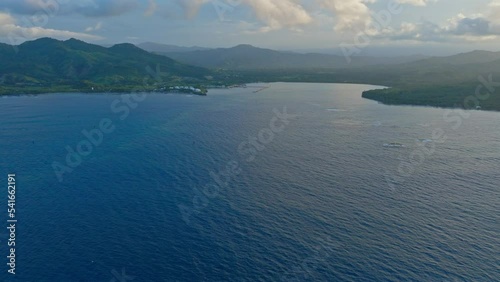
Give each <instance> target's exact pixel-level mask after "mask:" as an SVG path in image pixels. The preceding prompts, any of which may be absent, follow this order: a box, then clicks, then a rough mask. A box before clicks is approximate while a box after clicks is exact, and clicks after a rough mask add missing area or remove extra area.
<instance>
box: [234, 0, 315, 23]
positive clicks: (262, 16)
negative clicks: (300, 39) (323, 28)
mask: <svg viewBox="0 0 500 282" xmlns="http://www.w3.org/2000/svg"><path fill="white" fill-rule="evenodd" d="M242 2H243V3H244V4H246V5H248V6H250V7H252V9H253V11H254V13H255V15H256V17H257V18H258V19H259V20H260V21H262V22H263V23H265V24H266V28H265V29H267V30H275V29H281V28H284V27H286V28H294V27H296V26H300V25H305V24H308V23H310V22H311V21H312V18H311V16H310V15H309V13H308V12H307V11H306V10H305V9H304V7H302V6H301V5H300V4H298V3H296V2H294V1H292V0H242Z"/></svg>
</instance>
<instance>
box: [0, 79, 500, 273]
mask: <svg viewBox="0 0 500 282" xmlns="http://www.w3.org/2000/svg"><path fill="white" fill-rule="evenodd" d="M270 86H271V87H270V88H269V89H267V90H264V91H261V92H258V93H253V91H255V90H256V89H257V88H252V87H249V88H246V89H231V90H212V91H211V92H210V95H209V96H208V97H198V96H188V95H165V94H152V95H149V96H148V97H147V98H146V100H144V101H142V102H140V103H138V104H137V107H136V108H133V109H132V108H130V107H128V108H129V110H130V114H129V115H128V116H126V117H125V116H122V115H124V113H125V110H124V109H123V108H122V109H121V110H120V111H117V108H116V107H118V106H124V105H125V104H122V103H119V104H116V103H117V102H114V101H115V100H117V99H120V96H118V95H89V94H47V95H39V96H18V97H3V98H0V108H1V109H2V111H1V112H0V120H1V125H0V173H1V175H2V177H1V179H3V182H4V185H5V186H6V182H7V181H6V175H7V173H16V176H17V217H18V225H17V237H16V239H17V245H16V247H17V249H16V253H17V261H16V272H17V275H16V276H15V277H13V276H10V275H7V272H6V271H7V266H6V263H7V259H6V258H5V257H6V256H7V255H8V253H7V245H6V240H7V238H8V233H7V231H6V229H5V228H2V229H3V230H4V231H1V232H0V252H1V256H2V257H4V259H3V260H2V261H3V262H4V263H2V265H3V266H2V269H3V270H2V273H1V274H0V278H1V279H0V280H2V281H498V279H499V277H500V270H499V269H500V266H499V264H500V239H499V238H500V236H499V235H500V224H499V218H500V211H499V203H500V188H499V187H500V185H499V184H500V174H499V171H500V113H495V112H481V111H470V112H450V111H449V110H444V109H435V108H424V107H401V106H384V105H380V104H378V103H376V102H373V101H369V100H364V99H362V98H361V92H362V91H364V90H367V89H373V88H376V87H374V86H365V85H335V84H292V83H275V84H271V85H270ZM113 103H115V104H114V105H115V111H112V110H111V105H112V104H113ZM284 110H286V112H287V113H288V114H290V115H293V117H291V118H290V119H289V120H287V121H286V122H285V123H283V120H280V119H279V118H276V113H277V112H278V113H279V116H278V117H282V116H283V111H284ZM121 117H122V118H124V119H123V120H121V119H120V118H121ZM103 119H109V120H108V121H110V122H112V126H113V127H114V131H113V132H112V133H107V134H103V140H102V142H101V143H100V144H99V146H93V147H92V148H91V149H92V152H91V153H90V154H89V155H88V156H85V157H83V159H82V162H81V164H80V165H79V166H76V167H75V168H73V169H72V171H71V172H67V173H65V174H64V175H63V181H62V182H59V181H58V178H57V177H56V174H55V173H54V169H53V164H54V162H57V163H59V164H61V165H66V160H65V158H66V154H67V150H68V148H69V149H70V150H72V149H75V150H76V148H77V145H78V144H79V142H81V141H82V140H85V136H84V135H83V134H82V130H87V131H92V130H96V129H98V128H99V126H100V125H99V124H100V122H101V121H102V120H103ZM271 122H274V125H276V126H279V128H278V127H276V126H275V127H270V123H271ZM271 129H274V131H273V130H271ZM278 129H279V130H278ZM438 133H439V134H438ZM259 138H260V141H259ZM425 139H434V140H425ZM262 140H263V141H265V142H264V143H265V144H263V143H262ZM249 141H250V142H249ZM390 142H397V143H401V144H404V146H405V147H403V148H387V147H384V146H383V145H384V144H385V143H390ZM252 144H254V145H252ZM227 167H229V170H228V169H227ZM214 183H215V184H214ZM217 183H218V184H217ZM207 184H213V185H209V186H207ZM2 191H4V195H3V196H1V197H2V198H3V199H4V200H5V201H4V202H5V203H4V204H3V206H4V208H5V207H6V202H7V199H6V198H7V192H6V189H2ZM207 195H208V196H207ZM179 206H180V207H182V209H179ZM2 210H4V212H3V213H2V215H1V216H2V218H4V219H5V220H4V225H5V226H7V224H6V219H7V218H6V216H7V213H6V210H5V209H2ZM181 211H182V212H181ZM183 213H184V218H183ZM188 216H189V217H188ZM186 219H188V221H186ZM113 279H114V280H113ZM131 279H133V280H131Z"/></svg>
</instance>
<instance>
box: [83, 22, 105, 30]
mask: <svg viewBox="0 0 500 282" xmlns="http://www.w3.org/2000/svg"><path fill="white" fill-rule="evenodd" d="M101 28H102V22H98V23H97V24H96V25H95V26H89V27H87V28H86V29H85V32H91V31H97V30H100V29H101Z"/></svg>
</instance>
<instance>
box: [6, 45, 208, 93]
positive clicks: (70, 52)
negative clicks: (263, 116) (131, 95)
mask: <svg viewBox="0 0 500 282" xmlns="http://www.w3.org/2000/svg"><path fill="white" fill-rule="evenodd" d="M16 51H17V52H16ZM0 60H1V62H2V64H1V65H0V77H1V78H2V82H3V84H2V85H1V87H0V94H6V93H38V92H54V91H89V90H91V89H92V87H93V88H94V89H95V91H109V90H111V91H128V90H131V89H133V88H137V87H145V88H146V89H148V88H150V87H151V88H152V87H153V84H154V83H158V82H159V81H161V84H162V85H179V84H181V85H200V84H204V83H206V82H207V79H206V77H207V76H209V75H211V71H209V70H207V69H204V68H201V67H194V66H189V65H186V64H183V63H179V62H177V61H175V60H173V59H170V58H167V57H165V56H160V55H155V54H151V53H149V52H147V51H144V50H142V49H140V48H138V47H136V46H134V45H132V44H118V45H115V46H113V47H110V48H105V47H102V46H98V45H93V44H88V43H85V42H83V41H79V40H76V39H70V40H67V41H58V40H55V39H50V38H41V39H38V40H35V41H28V42H25V43H23V44H21V45H19V46H10V45H6V44H1V45H0ZM148 67H149V68H151V69H152V70H156V69H157V67H159V69H160V72H161V75H160V77H154V76H153V75H151V74H150V73H149V72H148V71H147V70H146V68H148ZM145 77H147V78H148V79H147V80H146V81H145ZM146 84H148V85H146Z"/></svg>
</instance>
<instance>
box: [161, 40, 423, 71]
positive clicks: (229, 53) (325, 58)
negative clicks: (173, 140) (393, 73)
mask: <svg viewBox="0 0 500 282" xmlns="http://www.w3.org/2000/svg"><path fill="white" fill-rule="evenodd" d="M161 54H162V55H165V56H168V57H170V58H172V59H175V60H178V61H180V62H183V63H186V64H190V65H195V66H200V67H205V68H213V69H230V70H245V69H280V68H303V69H313V68H351V67H361V66H369V65H377V64H383V65H385V64H388V65H390V64H400V63H405V62H412V61H416V60H420V59H423V58H427V57H425V56H418V55H414V56H404V57H364V56H354V57H351V58H350V60H348V59H346V57H344V56H338V55H329V54H320V53H306V54H302V53H295V52H290V51H276V50H272V49H265V48H258V47H254V46H252V45H248V44H241V45H237V46H235V47H232V48H217V49H209V50H196V51H190V52H189V51H183V52H162V53H161Z"/></svg>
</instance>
